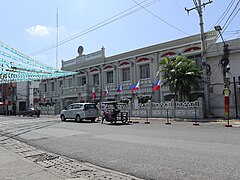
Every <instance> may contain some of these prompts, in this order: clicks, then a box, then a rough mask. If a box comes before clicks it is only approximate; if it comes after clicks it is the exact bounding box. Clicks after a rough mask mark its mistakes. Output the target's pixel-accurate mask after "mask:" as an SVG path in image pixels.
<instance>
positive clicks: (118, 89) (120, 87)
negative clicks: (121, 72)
mask: <svg viewBox="0 0 240 180" xmlns="http://www.w3.org/2000/svg"><path fill="white" fill-rule="evenodd" d="M117 92H122V84H119V86H118V88H117Z"/></svg>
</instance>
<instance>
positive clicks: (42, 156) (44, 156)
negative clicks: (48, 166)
mask: <svg viewBox="0 0 240 180" xmlns="http://www.w3.org/2000/svg"><path fill="white" fill-rule="evenodd" d="M58 157H59V156H58V155H55V154H50V153H42V154H36V155H32V156H29V157H27V158H29V159H32V161H33V162H39V161H47V160H52V159H55V158H58Z"/></svg>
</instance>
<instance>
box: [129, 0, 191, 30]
mask: <svg viewBox="0 0 240 180" xmlns="http://www.w3.org/2000/svg"><path fill="white" fill-rule="evenodd" d="M132 1H133V2H134V3H136V4H137V5H138V6H140V7H141V8H143V9H144V10H146V11H147V12H148V13H150V14H151V15H153V16H154V17H156V18H157V19H159V20H160V21H161V22H164V23H165V24H167V25H169V26H171V27H172V28H174V29H176V30H178V31H180V32H182V33H183V34H185V35H189V34H188V33H186V32H184V31H183V30H181V29H179V28H177V27H176V26H174V25H172V24H170V23H169V22H167V21H165V20H164V19H162V18H160V17H159V16H157V15H156V14H154V13H153V12H151V11H149V10H148V9H147V8H145V7H143V6H142V5H141V4H139V3H138V2H136V1H135V0H132Z"/></svg>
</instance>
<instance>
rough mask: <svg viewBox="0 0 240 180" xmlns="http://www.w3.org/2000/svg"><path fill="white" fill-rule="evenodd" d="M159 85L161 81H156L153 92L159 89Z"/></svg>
mask: <svg viewBox="0 0 240 180" xmlns="http://www.w3.org/2000/svg"><path fill="white" fill-rule="evenodd" d="M160 83H161V81H160V80H158V81H157V82H156V83H155V84H154V85H153V91H156V90H158V89H159V88H160Z"/></svg>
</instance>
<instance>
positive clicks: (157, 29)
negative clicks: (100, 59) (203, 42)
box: [0, 0, 240, 68]
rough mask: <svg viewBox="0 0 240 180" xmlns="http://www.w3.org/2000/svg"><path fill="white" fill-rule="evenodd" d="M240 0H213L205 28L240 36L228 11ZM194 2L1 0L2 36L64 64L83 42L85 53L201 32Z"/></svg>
mask: <svg viewBox="0 0 240 180" xmlns="http://www.w3.org/2000/svg"><path fill="white" fill-rule="evenodd" d="M207 2H209V1H208V0H205V1H203V0H202V3H207ZM231 2H233V5H232V7H231V8H229V11H226V10H227V7H228V6H229V4H230V3H231ZM238 3H239V0H238V1H234V0H221V1H220V0H212V3H210V4H208V5H206V6H205V8H204V9H203V19H204V30H205V31H209V30H213V29H214V26H215V25H221V26H222V27H223V29H224V31H223V37H224V39H225V40H228V39H233V38H239V37H240V34H239V33H240V21H238V20H239V18H240V13H236V16H235V17H234V18H233V15H234V14H232V16H230V15H231V13H232V12H233V10H234V7H236V10H239V8H240V7H239V4H238ZM194 6H195V5H194V1H193V0H118V1H117V0H1V5H0V12H1V16H2V18H1V26H0V41H2V42H3V43H5V44H7V45H9V46H11V47H12V48H14V49H16V50H18V51H20V52H22V53H23V54H25V55H27V56H30V57H32V58H33V59H35V60H37V61H39V62H41V63H43V64H46V65H49V66H52V67H57V68H61V60H69V59H72V58H75V57H76V56H77V55H78V54H77V49H78V47H79V46H83V48H84V52H83V54H89V53H92V52H95V51H98V50H100V49H101V48H102V47H104V48H105V53H106V57H109V56H113V55H117V54H121V53H124V52H128V51H131V50H135V49H139V48H143V47H147V46H150V45H154V44H159V43H163V42H167V41H171V40H175V39H178V38H183V37H187V36H190V35H194V34H198V33H200V26H199V16H198V13H197V11H196V10H192V11H190V12H189V13H187V12H186V11H185V7H186V8H189V9H190V8H193V7H194ZM224 12H226V13H225V14H224ZM235 12H236V11H235ZM229 16H230V18H229V19H228V17H229ZM57 19H58V20H57ZM106 20H108V21H106ZM219 20H220V21H219ZM226 22H227V23H226ZM57 26H58V28H57ZM57 34H58V35H57ZM57 37H58V40H57ZM66 40H67V42H66ZM56 42H58V43H60V45H59V46H58V48H56V47H55V45H56ZM50 47H53V48H50ZM57 49H58V53H56V51H57ZM56 54H58V55H56ZM56 59H57V60H56Z"/></svg>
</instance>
